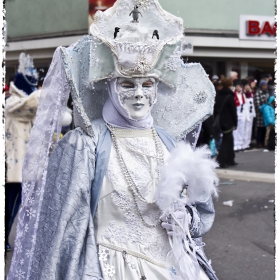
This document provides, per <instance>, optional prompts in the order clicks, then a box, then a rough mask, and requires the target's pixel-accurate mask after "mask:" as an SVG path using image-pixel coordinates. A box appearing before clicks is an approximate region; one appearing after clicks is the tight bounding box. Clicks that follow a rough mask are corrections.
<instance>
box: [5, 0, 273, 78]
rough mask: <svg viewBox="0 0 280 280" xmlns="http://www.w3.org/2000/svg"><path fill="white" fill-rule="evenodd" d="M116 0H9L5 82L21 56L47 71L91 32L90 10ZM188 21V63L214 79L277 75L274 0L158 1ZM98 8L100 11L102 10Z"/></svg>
mask: <svg viewBox="0 0 280 280" xmlns="http://www.w3.org/2000/svg"><path fill="white" fill-rule="evenodd" d="M108 1H109V2H110V4H111V2H113V0H60V1H57V0H48V1H45V0H28V1H27V0H7V1H6V21H7V46H6V80H8V79H9V76H10V75H11V74H13V73H15V72H16V70H17V65H18V57H19V54H20V53H21V52H22V51H25V52H26V53H28V54H30V55H32V56H33V57H34V64H35V66H36V67H37V68H42V69H44V70H45V71H47V69H48V67H49V65H50V63H51V59H52V55H53V52H54V50H55V48H56V47H58V46H69V45H70V44H72V43H74V42H76V41H77V40H79V39H80V38H81V36H82V35H84V34H87V33H88V22H89V6H90V5H91V7H92V5H94V2H96V3H97V4H96V5H98V7H99V6H100V7H103V9H104V8H106V5H108V4H107V2H108ZM159 2H160V4H161V5H162V7H163V8H164V9H165V10H167V11H169V12H170V13H172V14H175V15H177V16H179V17H181V18H183V20H184V24H185V32H184V35H185V37H184V45H183V49H184V52H183V58H184V60H185V61H188V62H200V63H201V64H202V66H203V67H204V69H205V71H206V72H207V73H208V74H209V75H210V76H212V75H214V74H217V75H225V76H227V75H228V74H229V72H230V71H231V70H234V71H237V72H238V73H239V76H240V77H241V78H245V77H247V76H254V77H255V79H257V80H259V79H260V77H261V75H262V74H264V73H269V74H272V75H274V61H275V58H276V54H275V50H276V40H275V27H274V14H275V1H274V0H247V1H245V2H244V1H243V0H235V1H232V0H196V1H186V0H177V1H169V0H159ZM98 7H97V8H98Z"/></svg>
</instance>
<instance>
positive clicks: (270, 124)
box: [261, 96, 275, 152]
mask: <svg viewBox="0 0 280 280" xmlns="http://www.w3.org/2000/svg"><path fill="white" fill-rule="evenodd" d="M261 113H262V115H263V122H264V125H265V127H266V134H265V141H264V148H265V149H264V152H268V151H269V150H275V96H270V97H269V99H268V102H267V103H266V104H264V105H262V107H261ZM273 137H274V145H273V144H272V145H269V142H273V141H271V140H272V139H270V138H273Z"/></svg>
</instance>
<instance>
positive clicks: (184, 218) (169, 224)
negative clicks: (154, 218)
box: [160, 208, 192, 237]
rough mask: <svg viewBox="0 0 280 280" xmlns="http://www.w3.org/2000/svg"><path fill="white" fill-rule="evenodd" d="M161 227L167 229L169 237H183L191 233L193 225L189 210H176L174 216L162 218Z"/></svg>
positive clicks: (163, 216) (165, 215) (167, 215)
mask: <svg viewBox="0 0 280 280" xmlns="http://www.w3.org/2000/svg"><path fill="white" fill-rule="evenodd" d="M160 219H161V221H162V223H161V226H162V227H163V228H165V229H166V231H167V234H168V235H169V236H172V237H174V236H183V235H186V232H187V231H189V225H190V224H191V219H192V217H191V215H190V213H189V212H188V211H187V209H185V208H184V209H178V210H175V211H174V212H173V213H172V214H168V213H166V214H164V215H162V216H161V218H160Z"/></svg>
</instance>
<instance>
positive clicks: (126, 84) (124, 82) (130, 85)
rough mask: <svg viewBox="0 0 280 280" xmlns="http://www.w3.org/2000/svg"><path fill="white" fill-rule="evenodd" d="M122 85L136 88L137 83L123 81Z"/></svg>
mask: <svg viewBox="0 0 280 280" xmlns="http://www.w3.org/2000/svg"><path fill="white" fill-rule="evenodd" d="M121 86H122V87H123V88H135V85H134V84H133V83H132V82H129V81H123V82H121Z"/></svg>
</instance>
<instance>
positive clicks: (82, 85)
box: [61, 0, 215, 139]
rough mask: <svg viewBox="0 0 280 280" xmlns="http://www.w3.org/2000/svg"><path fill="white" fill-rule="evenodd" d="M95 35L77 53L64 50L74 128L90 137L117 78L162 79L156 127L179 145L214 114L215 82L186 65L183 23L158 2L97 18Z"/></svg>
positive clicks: (120, 7)
mask: <svg viewBox="0 0 280 280" xmlns="http://www.w3.org/2000/svg"><path fill="white" fill-rule="evenodd" d="M135 13H136V15H135ZM139 15H140V16H139ZM135 17H136V18H137V19H136V20H135ZM90 33H91V35H90V36H85V37H83V39H81V40H80V41H79V42H78V43H77V44H76V45H75V46H74V47H73V48H62V49H61V52H62V56H63V62H64V66H65V70H66V75H67V79H68V82H69V85H70V86H71V93H72V97H73V100H74V112H75V113H74V119H75V124H76V125H78V126H81V127H83V128H84V129H85V130H86V131H87V133H88V134H90V135H91V134H92V133H93V132H92V129H91V121H92V120H93V119H97V118H100V117H101V109H102V107H103V106H102V105H103V104H104V102H105V101H106V99H107V98H108V93H107V90H106V87H107V86H106V80H107V79H110V78H114V77H147V76H149V77H154V78H156V79H158V80H159V81H160V83H159V91H158V101H157V103H156V105H155V106H154V109H153V110H152V115H153V117H154V122H155V124H156V125H159V126H161V127H163V128H165V129H166V130H167V131H168V132H170V133H171V134H173V136H174V137H175V138H177V139H181V138H182V137H184V135H186V133H187V132H189V131H191V130H192V129H193V128H194V127H195V126H197V124H198V123H200V122H202V121H203V120H204V119H205V118H207V117H208V116H209V115H211V114H212V110H213V105H214V97H215V90H214V87H213V85H212V83H211V81H210V80H209V78H208V76H207V75H206V73H205V71H204V69H203V68H202V67H201V65H200V64H199V63H189V64H184V63H183V62H182V60H181V52H182V48H181V43H182V38H183V22H182V19H180V18H178V17H176V16H174V15H172V14H169V13H168V12H166V11H164V10H163V9H162V7H161V6H160V5H159V3H158V1H157V0H152V1H144V0H142V1H140V2H139V1H135V0H118V1H117V2H116V3H115V4H114V6H113V7H111V8H110V9H108V10H106V11H105V12H101V11H98V12H97V13H96V15H95V17H94V22H93V24H92V25H91V27H90ZM93 93H94V94H93Z"/></svg>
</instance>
